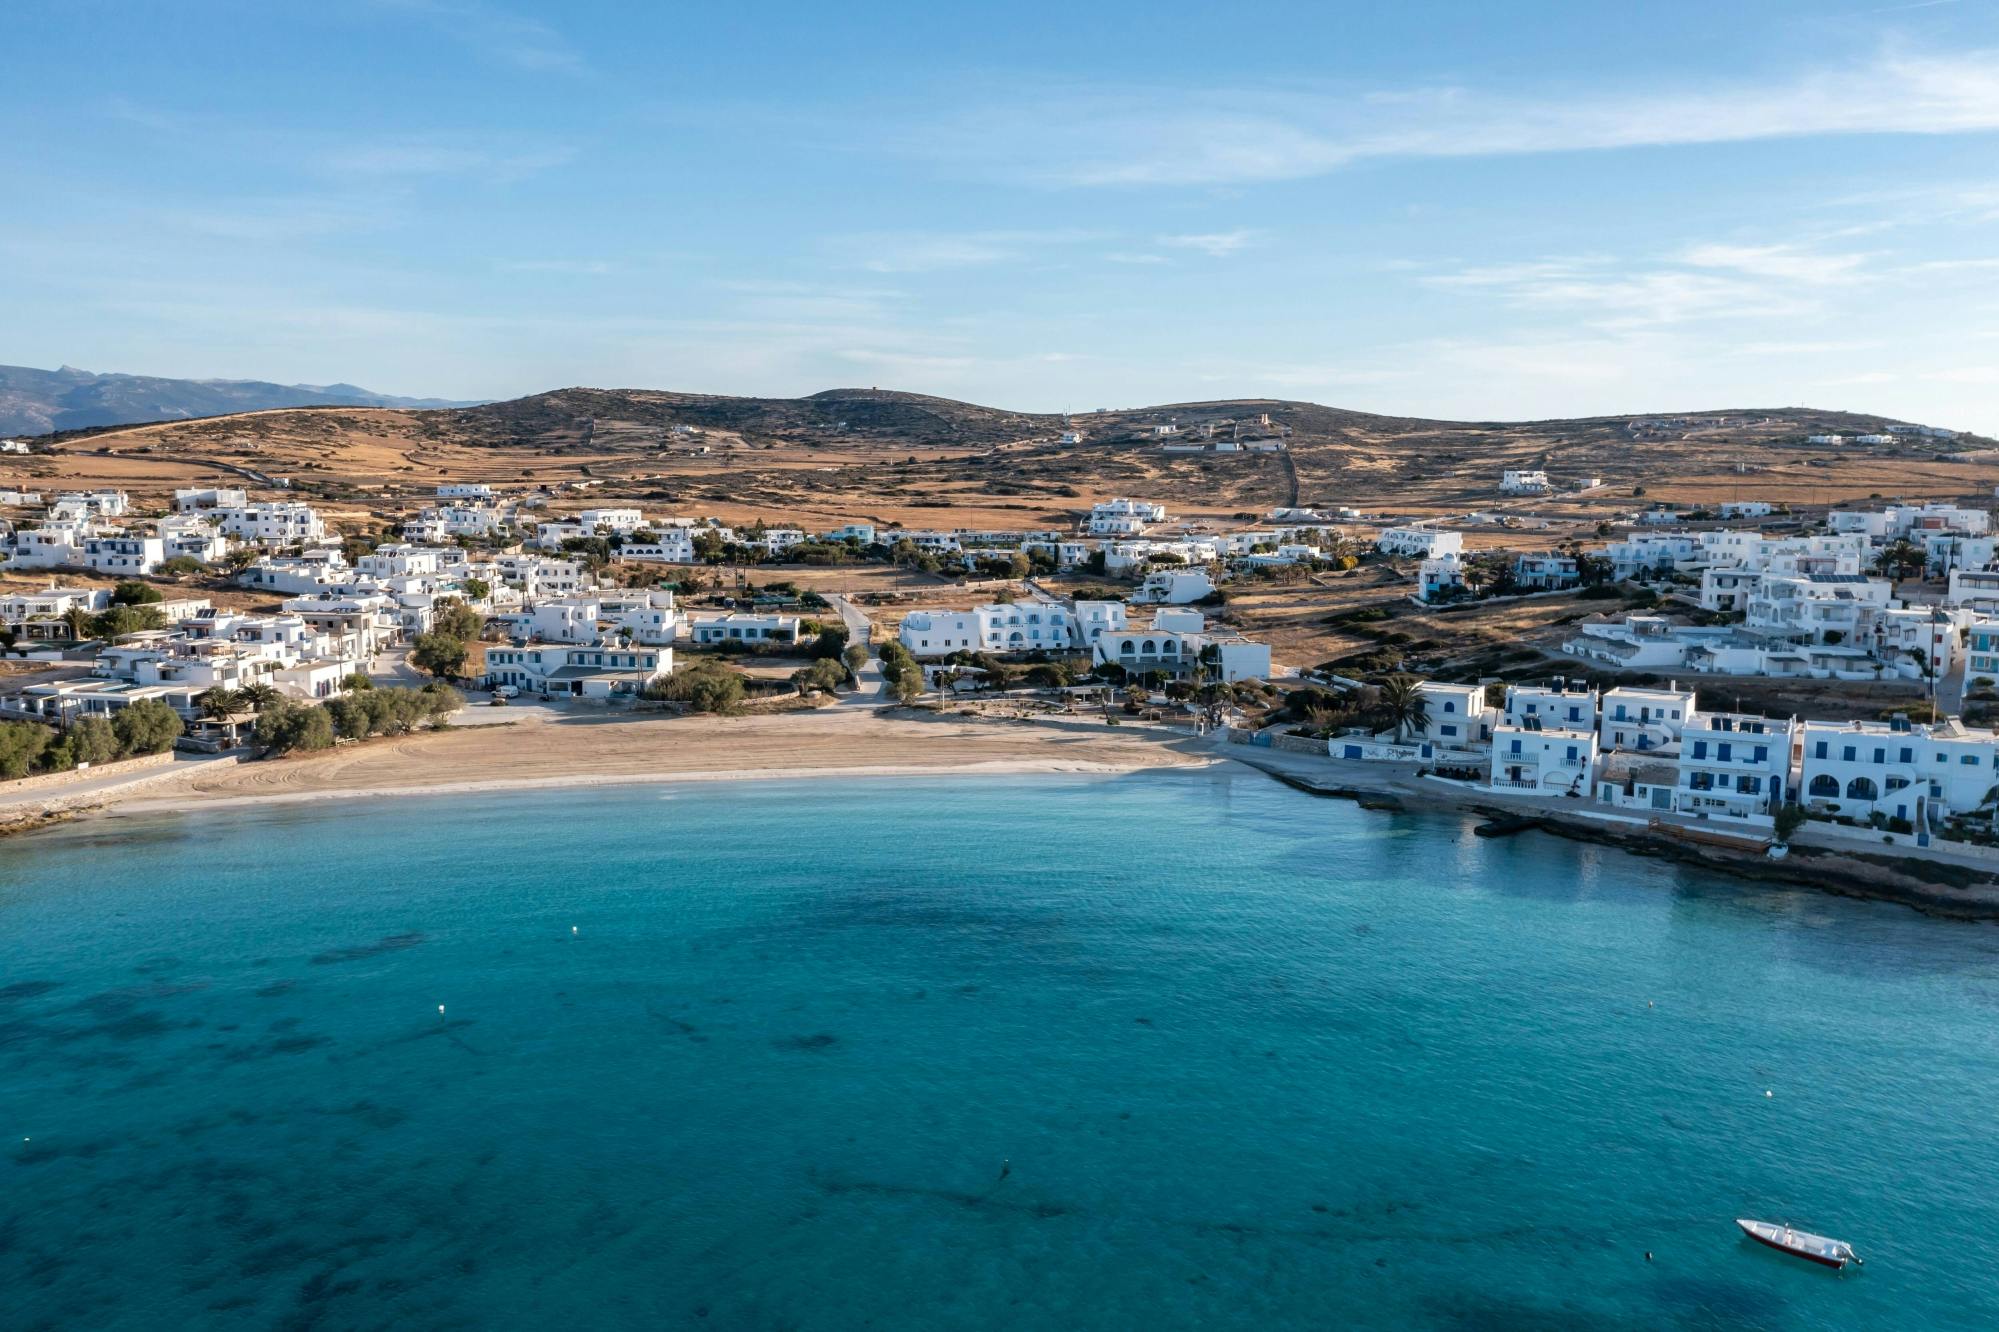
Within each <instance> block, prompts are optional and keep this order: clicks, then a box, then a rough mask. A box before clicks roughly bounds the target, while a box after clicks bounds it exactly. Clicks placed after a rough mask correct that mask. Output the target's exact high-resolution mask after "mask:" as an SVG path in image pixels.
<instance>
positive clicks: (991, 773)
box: [87, 757, 1222, 819]
mask: <svg viewBox="0 0 1999 1332" xmlns="http://www.w3.org/2000/svg"><path fill="white" fill-rule="evenodd" d="M1221 762H1222V760H1221V759H1220V758H1219V757H1217V758H1215V759H1213V760H1210V761H1207V762H1195V763H1088V762H1076V763H1059V762H1047V763H1036V762H1032V761H1028V760H1005V759H994V760H987V761H981V762H975V763H946V764H887V765H874V766H868V767H851V768H821V767H794V768H708V769H688V770H673V769H668V770H661V771H658V772H634V773H619V774H615V775H606V776H586V777H575V776H566V777H497V778H491V779H488V780H483V781H459V782H438V783H432V784H425V785H418V786H395V787H382V788H380V789H377V790H354V789H326V790H318V791H270V792H259V793H255V794H250V795H234V796H214V795H198V794H192V793H184V794H181V795H169V796H135V797H133V798H132V799H129V800H124V801H119V802H118V803H116V804H108V805H104V806H100V807H95V808H94V809H93V810H91V811H87V812H93V813H97V814H98V815H100V816H101V817H104V818H113V819H115V818H121V817H129V816H139V815H151V814H194V813H200V812H201V811H203V810H209V809H253V808H256V807H258V806H261V805H308V804H315V803H318V802H320V801H340V800H384V799H389V798H392V797H395V796H419V797H421V796H454V795H484V794H501V793H505V792H509V791H557V790H571V789H578V788H582V789H595V788H599V787H607V786H680V785H689V784H706V783H710V782H781V781H798V780H801V779H809V778H818V777H838V778H845V779H849V780H855V781H867V780H873V779H880V778H897V777H1020V776H1048V777H1059V776H1099V777H1116V776H1122V775H1125V774H1129V773H1134V772H1153V771H1160V772H1164V771H1173V770H1179V769H1187V770H1194V771H1198V770H1201V769H1205V768H1213V767H1218V766H1220V764H1221Z"/></svg>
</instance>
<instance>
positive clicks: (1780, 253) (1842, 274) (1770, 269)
mask: <svg viewBox="0 0 1999 1332" xmlns="http://www.w3.org/2000/svg"><path fill="white" fill-rule="evenodd" d="M1679 260H1680V262H1681V263H1683V264H1688V265H1691V266H1692V267H1695V268H1722V269H1729V270H1732V271H1734V272H1738V273H1746V274H1748V275H1749V276H1751V277H1768V278H1782V279H1784V280H1786V281H1791V282H1804V283H1809V284H1813V285H1826V284H1830V283H1835V282H1849V281H1852V280H1853V279H1854V278H1856V277H1858V276H1860V270H1861V267H1862V266H1863V265H1865V264H1866V263H1867V261H1868V256H1867V255H1864V254H1825V253H1821V252H1818V251H1814V250H1806V249H1801V248H1800V247H1798V246H1795V245H1696V246H1694V247H1692V248H1691V249H1688V250H1686V251H1684V252H1682V253H1681V254H1680V256H1679Z"/></svg>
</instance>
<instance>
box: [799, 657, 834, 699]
mask: <svg viewBox="0 0 1999 1332" xmlns="http://www.w3.org/2000/svg"><path fill="white" fill-rule="evenodd" d="M791 682H792V683H793V684H795V685H797V686H798V689H799V692H800V693H811V692H813V691H817V692H819V693H822V694H832V693H837V692H838V691H839V688H840V686H841V685H843V684H845V683H846V682H847V670H846V667H844V666H842V665H841V664H840V663H839V662H838V661H837V660H835V659H834V658H832V657H821V658H819V659H818V660H817V661H814V662H813V663H812V664H811V665H810V666H807V667H806V668H805V669H804V670H801V671H793V672H792V673H791Z"/></svg>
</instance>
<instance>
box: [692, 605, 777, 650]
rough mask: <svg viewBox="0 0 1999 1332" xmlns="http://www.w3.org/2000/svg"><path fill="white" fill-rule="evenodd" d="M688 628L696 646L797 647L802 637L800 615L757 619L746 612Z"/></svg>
mask: <svg viewBox="0 0 1999 1332" xmlns="http://www.w3.org/2000/svg"><path fill="white" fill-rule="evenodd" d="M687 628H688V633H689V635H690V636H691V637H692V638H693V639H694V641H695V642H697V643H702V644H706V645H708V646H710V647H712V646H714V645H716V644H719V643H749V644H764V643H796V642H797V641H798V635H799V628H798V617H797V616H796V615H753V614H749V613H747V612H743V611H737V612H734V613H731V614H728V615H715V616H706V617H703V618H701V619H698V620H690V621H688V625H687Z"/></svg>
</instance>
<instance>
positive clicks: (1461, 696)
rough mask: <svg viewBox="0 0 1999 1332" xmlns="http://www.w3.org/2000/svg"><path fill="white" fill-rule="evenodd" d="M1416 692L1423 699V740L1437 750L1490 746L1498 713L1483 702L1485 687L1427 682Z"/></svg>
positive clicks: (1497, 721) (1497, 710)
mask: <svg viewBox="0 0 1999 1332" xmlns="http://www.w3.org/2000/svg"><path fill="white" fill-rule="evenodd" d="M1416 692H1417V694H1418V695H1419V696H1420V697H1421V698H1422V700H1423V728H1422V738H1423V739H1425V740H1427V741H1429V742H1430V743H1431V744H1433V745H1435V746H1437V747H1438V748H1440V749H1483V748H1485V747H1486V746H1488V745H1490V744H1491V743H1492V733H1493V729H1494V728H1495V727H1496V726H1498V724H1499V720H1500V712H1499V709H1498V708H1495V707H1492V706H1491V705H1490V704H1488V703H1487V702H1486V701H1485V686H1484V685H1477V684H1469V685H1468V684H1440V683H1438V682H1436V681H1433V680H1426V681H1424V682H1423V683H1422V684H1420V685H1418V686H1417V687H1416Z"/></svg>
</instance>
